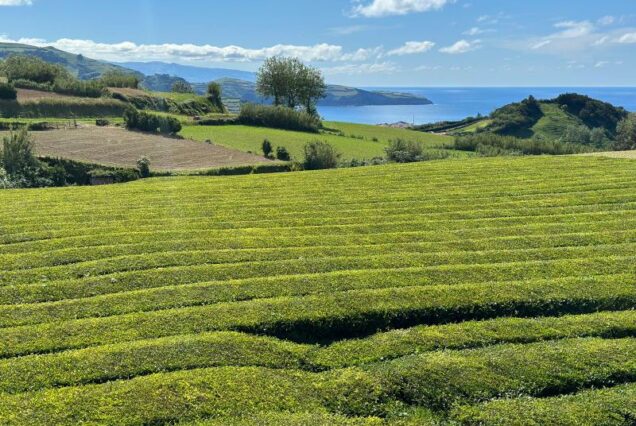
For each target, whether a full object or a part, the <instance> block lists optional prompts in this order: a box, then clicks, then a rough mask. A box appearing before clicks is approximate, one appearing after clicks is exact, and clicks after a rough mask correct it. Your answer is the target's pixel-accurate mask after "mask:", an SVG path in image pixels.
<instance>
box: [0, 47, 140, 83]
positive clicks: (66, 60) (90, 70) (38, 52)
mask: <svg viewBox="0 0 636 426" xmlns="http://www.w3.org/2000/svg"><path fill="white" fill-rule="evenodd" d="M10 55H28V56H35V57H37V58H40V59H42V60H43V61H46V62H50V63H54V64H59V65H62V66H63V67H64V68H66V69H67V70H69V72H70V73H71V74H73V75H74V76H76V77H77V78H79V79H81V80H90V79H94V78H98V77H99V76H101V75H102V74H104V73H105V72H107V71H109V70H120V71H128V72H131V70H130V69H127V68H124V67H121V66H119V65H115V64H111V63H108V62H103V61H97V60H95V59H90V58H87V57H85V56H82V55H74V54H72V53H68V52H64V51H63V50H59V49H56V48H54V47H35V46H29V45H26V44H16V43H0V59H4V58H6V57H7V56H10Z"/></svg>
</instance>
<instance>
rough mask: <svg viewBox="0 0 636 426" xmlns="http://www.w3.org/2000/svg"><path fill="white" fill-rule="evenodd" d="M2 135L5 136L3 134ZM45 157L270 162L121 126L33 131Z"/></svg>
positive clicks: (156, 163)
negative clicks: (144, 157) (129, 129)
mask: <svg viewBox="0 0 636 426" xmlns="http://www.w3.org/2000/svg"><path fill="white" fill-rule="evenodd" d="M0 136H1V135H0ZM33 136H34V138H35V144H36V152H37V154H38V155H41V156H51V157H61V158H68V159H71V160H76V161H85V162H90V163H96V164H103V165H108V166H118V167H135V166H136V162H137V160H138V159H139V158H140V157H142V156H146V157H148V158H149V159H150V163H151V168H152V169H154V170H175V171H178V170H199V169H211V168H217V167H226V166H239V165H252V164H259V163H268V162H270V160H267V159H266V158H264V157H259V156H257V155H252V154H248V153H244V152H241V151H236V150H232V149H229V148H225V147H221V146H218V145H211V144H206V143H202V142H194V141H191V140H184V139H177V138H168V137H164V136H159V135H152V134H146V133H139V132H131V131H128V130H125V129H122V128H117V127H93V126H91V127H83V128H78V129H60V130H48V131H44V132H33Z"/></svg>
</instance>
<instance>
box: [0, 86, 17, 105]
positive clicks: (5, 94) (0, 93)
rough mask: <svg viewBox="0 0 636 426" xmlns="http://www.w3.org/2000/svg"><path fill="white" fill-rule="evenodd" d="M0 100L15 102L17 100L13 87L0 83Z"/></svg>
mask: <svg viewBox="0 0 636 426" xmlns="http://www.w3.org/2000/svg"><path fill="white" fill-rule="evenodd" d="M0 99H3V100H6V101H15V100H16V99H18V92H17V91H16V90H15V87H13V85H11V84H9V83H0Z"/></svg>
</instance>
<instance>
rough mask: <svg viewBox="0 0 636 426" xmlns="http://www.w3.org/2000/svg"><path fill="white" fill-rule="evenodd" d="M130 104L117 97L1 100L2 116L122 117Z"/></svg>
mask: <svg viewBox="0 0 636 426" xmlns="http://www.w3.org/2000/svg"><path fill="white" fill-rule="evenodd" d="M126 108H128V106H127V105H126V104H125V103H123V102H120V101H118V100H115V99H105V98H104V99H90V98H86V99H80V98H69V99H56V98H44V99H40V100H37V101H25V102H21V103H18V102H15V101H0V116H2V117H6V118H15V117H22V118H40V117H47V118H76V117H121V116H122V114H123V113H124V111H125V110H126Z"/></svg>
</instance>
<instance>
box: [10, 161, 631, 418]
mask: <svg viewBox="0 0 636 426" xmlns="http://www.w3.org/2000/svg"><path fill="white" fill-rule="evenodd" d="M635 172H636V162H633V161H626V160H611V159H600V158H591V157H559V158H555V157H550V158H518V159H511V158H505V159H479V160H466V161H461V160H460V161H445V162H432V163H428V164H412V165H406V166H380V167H369V168H358V169H341V170H334V171H323V172H306V173H289V174H280V175H250V176H240V177H230V178H169V179H153V180H146V181H141V182H136V183H132V184H125V185H120V186H110V187H101V188H95V187H92V188H62V189H55V190H15V191H0V227H1V228H2V233H0V357H1V358H2V361H1V362H0V377H1V378H2V380H0V418H2V420H3V423H4V424H6V425H24V424H43V423H45V424H56V425H75V424H78V423H86V424H115V423H116V424H120V425H133V424H163V423H170V424H176V423H179V424H185V423H183V422H189V421H194V420H195V419H196V420H200V422H198V423H196V424H199V425H202V424H210V425H213V424H216V425H227V424H246V425H247V424H330V425H331V424H334V425H359V424H360V425H362V424H364V425H379V424H386V425H392V424H395V425H399V424H402V425H403V424H404V421H405V420H407V421H408V420H410V421H412V424H418V425H433V424H440V422H441V423H445V421H447V420H451V421H453V424H531V423H533V422H535V423H536V422H537V421H538V422H539V423H541V424H563V419H567V422H568V424H617V425H628V424H630V419H633V415H631V414H630V413H633V407H634V406H635V403H636V366H635V365H634V359H636V338H635V337H636V312H634V311H633V308H634V306H636V286H634V281H633V278H634V273H635V272H636V269H635V266H634V265H636V263H635V262H634V260H635V256H634V250H635V249H636V231H635V230H634V229H635V228H634V225H635V224H636V205H635V203H634V200H636V187H634V185H633V177H634V173H635ZM581 271H584V274H582V273H581ZM307 343H310V344H307ZM317 343H319V344H321V345H318V344H317ZM440 349H443V350H440ZM378 417H384V418H385V419H386V422H383V421H382V420H380V419H379V418H378ZM537 419H539V420H537ZM622 419H625V421H622ZM193 424H194V423H193Z"/></svg>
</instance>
